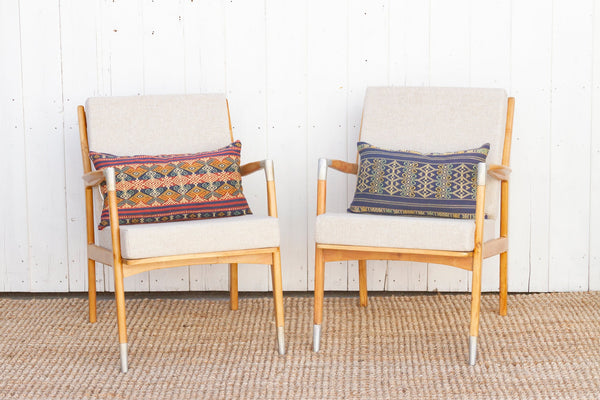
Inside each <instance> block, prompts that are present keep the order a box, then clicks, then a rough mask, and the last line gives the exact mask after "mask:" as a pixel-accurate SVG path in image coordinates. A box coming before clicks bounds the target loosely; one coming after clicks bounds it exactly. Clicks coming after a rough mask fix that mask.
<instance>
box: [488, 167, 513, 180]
mask: <svg viewBox="0 0 600 400" xmlns="http://www.w3.org/2000/svg"><path fill="white" fill-rule="evenodd" d="M511 172H512V169H511V168H510V167H507V166H505V165H498V164H492V165H489V166H488V171H487V173H488V175H489V176H491V177H492V178H496V179H498V180H499V181H508V178H509V177H510V174H511Z"/></svg>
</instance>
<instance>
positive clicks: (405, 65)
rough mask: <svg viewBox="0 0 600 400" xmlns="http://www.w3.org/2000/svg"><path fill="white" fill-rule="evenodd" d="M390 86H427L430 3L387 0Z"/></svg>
mask: <svg viewBox="0 0 600 400" xmlns="http://www.w3.org/2000/svg"><path fill="white" fill-rule="evenodd" d="M389 7H390V10H389V13H390V16H389V30H390V38H389V53H390V55H389V57H390V84H391V85H394V86H426V85H429V70H430V55H429V41H430V37H429V33H430V20H429V16H430V4H429V2H422V1H406V0H404V1H390V4H389Z"/></svg>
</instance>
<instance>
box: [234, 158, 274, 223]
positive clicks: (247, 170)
mask: <svg viewBox="0 0 600 400" xmlns="http://www.w3.org/2000/svg"><path fill="white" fill-rule="evenodd" d="M261 169H264V170H265V178H266V180H267V206H268V209H269V216H270V217H277V196H276V195H275V171H274V167H273V160H269V159H266V160H262V161H254V162H251V163H247V164H244V165H242V166H241V167H240V174H241V175H242V176H246V175H250V174H252V173H254V172H256V171H258V170H261Z"/></svg>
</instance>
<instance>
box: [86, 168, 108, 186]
mask: <svg viewBox="0 0 600 400" xmlns="http://www.w3.org/2000/svg"><path fill="white" fill-rule="evenodd" d="M82 178H83V182H84V184H85V187H91V186H96V185H98V184H100V183H101V182H102V181H104V173H103V172H102V171H92V172H88V173H87V174H83V176H82Z"/></svg>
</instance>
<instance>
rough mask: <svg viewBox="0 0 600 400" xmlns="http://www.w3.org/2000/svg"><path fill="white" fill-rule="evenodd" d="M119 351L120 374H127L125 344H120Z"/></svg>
mask: <svg viewBox="0 0 600 400" xmlns="http://www.w3.org/2000/svg"><path fill="white" fill-rule="evenodd" d="M119 351H120V353H121V372H122V373H127V369H128V368H127V343H121V344H120V345H119Z"/></svg>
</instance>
